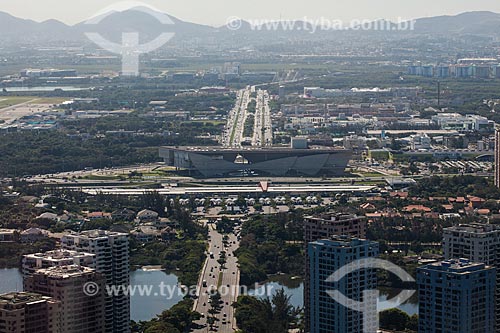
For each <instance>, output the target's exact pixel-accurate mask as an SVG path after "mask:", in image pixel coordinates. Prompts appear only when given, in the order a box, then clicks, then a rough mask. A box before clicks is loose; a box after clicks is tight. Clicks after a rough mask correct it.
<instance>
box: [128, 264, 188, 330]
mask: <svg viewBox="0 0 500 333" xmlns="http://www.w3.org/2000/svg"><path fill="white" fill-rule="evenodd" d="M178 282H179V280H178V278H177V276H175V275H174V274H167V273H165V272H163V271H144V270H137V271H133V272H131V273H130V283H131V285H132V286H148V287H149V286H151V287H152V294H151V295H144V296H140V295H138V294H135V295H133V296H131V298H130V318H131V319H132V320H134V321H146V320H151V319H153V318H155V317H156V316H157V315H159V314H160V313H162V312H163V311H165V310H168V309H170V308H171V307H172V306H174V305H175V304H177V303H179V302H180V301H182V299H183V297H182V293H181V292H180V290H179V288H178V287H177V285H178ZM160 285H163V286H165V287H160ZM162 289H163V290H162ZM137 290H138V289H136V291H137ZM162 294H163V295H162Z"/></svg>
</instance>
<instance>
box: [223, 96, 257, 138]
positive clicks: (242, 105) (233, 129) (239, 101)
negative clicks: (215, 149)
mask: <svg viewBox="0 0 500 333" xmlns="http://www.w3.org/2000/svg"><path fill="white" fill-rule="evenodd" d="M250 93H251V88H250V87H247V88H246V89H242V90H240V91H239V92H238V94H237V96H236V103H235V106H234V108H233V109H232V110H231V111H230V112H229V114H228V117H227V124H226V128H225V129H224V133H223V135H222V145H223V146H225V147H240V146H241V141H242V140H243V131H244V128H245V121H246V118H247V107H248V103H249V102H250Z"/></svg>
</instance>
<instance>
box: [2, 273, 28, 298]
mask: <svg viewBox="0 0 500 333" xmlns="http://www.w3.org/2000/svg"><path fill="white" fill-rule="evenodd" d="M16 290H17V291H23V278H22V275H21V272H19V270H18V269H17V268H10V269H0V294H5V293H9V292H11V291H16Z"/></svg>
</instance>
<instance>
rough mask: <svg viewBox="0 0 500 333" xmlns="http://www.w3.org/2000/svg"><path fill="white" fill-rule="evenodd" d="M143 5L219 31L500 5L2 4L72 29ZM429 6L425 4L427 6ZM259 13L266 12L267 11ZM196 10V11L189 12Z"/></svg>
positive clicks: (362, 1) (219, 0)
mask: <svg viewBox="0 0 500 333" xmlns="http://www.w3.org/2000/svg"><path fill="white" fill-rule="evenodd" d="M133 3H135V4H144V5H147V6H152V7H154V8H156V9H158V10H160V11H162V12H165V13H168V14H169V15H172V16H174V17H177V18H179V19H180V20H183V21H188V22H194V23H198V24H204V25H210V26H216V27H218V26H223V25H225V24H226V22H227V20H228V18H231V17H240V18H242V19H244V20H256V19H260V20H262V19H266V20H280V19H282V20H300V19H304V18H307V19H310V20H316V19H320V18H322V17H323V18H326V19H328V20H342V21H352V20H377V19H387V20H392V21H397V20H398V19H404V20H409V19H418V18H423V17H432V16H441V15H457V14H460V13H464V12H470V11H491V12H497V13H498V12H500V3H498V2H497V1H492V0H482V1H476V2H474V3H470V2H465V1H459V2H457V1H452V0H444V1H441V2H440V3H439V4H436V3H435V2H431V1H429V0H424V1H420V2H418V3H417V2H415V3H405V4H404V6H403V5H401V4H399V3H398V1H397V0H388V1H384V4H383V5H382V4H380V3H375V4H373V2H372V1H368V0H356V1H355V2H350V3H349V4H348V5H345V4H340V3H322V1H319V0H314V1H312V2H311V1H309V2H307V3H305V2H304V3H299V2H297V3H296V4H293V6H292V5H291V4H290V3H289V2H286V3H285V2H284V1H279V2H273V3H271V4H270V3H268V2H264V1H262V0H257V1H256V2H252V3H248V4H244V3H225V2H224V1H223V0H214V1H212V2H206V1H205V2H201V1H197V0H190V1H189V5H186V4H185V3H184V2H183V3H182V4H174V3H165V2H164V1H160V0H145V1H140V2H136V1H126V2H123V1H113V0H105V1H97V0H90V1H86V2H85V3H84V4H83V3H78V4H75V3H71V2H65V3H61V2H58V1H56V0H43V1H33V0H21V1H16V2H10V1H5V0H1V1H0V8H1V9H2V10H1V11H2V12H6V13H8V14H10V15H13V16H16V17H20V18H24V19H30V20H34V21H37V22H42V21H46V20H51V19H55V20H58V21H61V22H63V23H65V24H68V25H74V24H77V23H80V22H83V21H85V20H87V19H88V18H89V17H92V16H94V15H95V14H96V13H98V12H99V11H101V10H102V9H103V8H106V7H108V6H115V5H118V6H120V5H128V4H133ZM426 4H427V5H426ZM262 8H266V10H265V11H263V10H262ZM193 9H194V10H193Z"/></svg>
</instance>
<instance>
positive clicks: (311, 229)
mask: <svg viewBox="0 0 500 333" xmlns="http://www.w3.org/2000/svg"><path fill="white" fill-rule="evenodd" d="M303 228H304V244H305V245H306V249H305V253H306V258H305V268H304V274H305V276H304V315H305V322H306V327H308V325H309V323H310V320H309V304H310V302H309V297H310V290H309V281H310V279H309V276H310V271H309V270H310V265H309V262H310V259H309V252H308V251H307V246H308V244H309V243H311V242H315V241H318V240H321V239H329V238H331V237H334V236H341V235H344V236H351V237H356V238H361V239H363V238H365V236H366V220H365V219H364V218H363V217H359V216H356V215H350V214H341V213H335V212H329V213H323V214H320V215H314V216H305V217H304V225H303Z"/></svg>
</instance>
